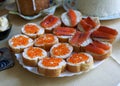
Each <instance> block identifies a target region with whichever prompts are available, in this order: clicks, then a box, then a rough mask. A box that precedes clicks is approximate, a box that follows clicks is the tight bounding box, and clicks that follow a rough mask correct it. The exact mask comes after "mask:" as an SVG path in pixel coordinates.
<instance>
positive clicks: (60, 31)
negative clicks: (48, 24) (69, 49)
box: [53, 27, 76, 36]
mask: <svg viewBox="0 0 120 86" xmlns="http://www.w3.org/2000/svg"><path fill="white" fill-rule="evenodd" d="M75 32H76V30H75V29H74V28H69V27H57V28H55V29H54V31H53V33H54V34H56V35H57V36H72V35H74V33H75Z"/></svg>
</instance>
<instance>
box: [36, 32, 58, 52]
mask: <svg viewBox="0 0 120 86" xmlns="http://www.w3.org/2000/svg"><path fill="white" fill-rule="evenodd" d="M58 42H59V41H58V38H57V36H55V35H53V34H44V35H42V36H40V37H38V38H37V39H35V42H34V46H36V47H40V48H43V49H45V50H46V51H49V50H50V48H51V47H52V46H53V45H54V44H56V43H58Z"/></svg>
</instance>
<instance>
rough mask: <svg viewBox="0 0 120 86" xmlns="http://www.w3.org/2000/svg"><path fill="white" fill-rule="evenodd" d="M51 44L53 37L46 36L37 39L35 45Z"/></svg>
mask: <svg viewBox="0 0 120 86" xmlns="http://www.w3.org/2000/svg"><path fill="white" fill-rule="evenodd" d="M52 42H54V35H52V34H46V35H44V36H41V37H39V38H37V41H36V44H49V43H52Z"/></svg>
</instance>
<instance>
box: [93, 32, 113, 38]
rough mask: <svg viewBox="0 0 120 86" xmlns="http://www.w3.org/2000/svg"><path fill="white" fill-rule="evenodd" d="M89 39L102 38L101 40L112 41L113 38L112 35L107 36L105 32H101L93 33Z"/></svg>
mask: <svg viewBox="0 0 120 86" xmlns="http://www.w3.org/2000/svg"><path fill="white" fill-rule="evenodd" d="M91 37H92V38H103V39H114V38H115V36H114V35H112V34H109V33H105V32H102V31H98V30H97V31H94V32H93V33H92V34H91Z"/></svg>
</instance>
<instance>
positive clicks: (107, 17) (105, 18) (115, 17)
mask: <svg viewBox="0 0 120 86" xmlns="http://www.w3.org/2000/svg"><path fill="white" fill-rule="evenodd" d="M68 1H70V0H63V8H64V9H65V10H66V11H67V10H68V9H69V8H67V7H66V6H65V5H66V4H69V3H67V2H68ZM74 1H76V0H74ZM69 6H70V4H69ZM70 8H72V9H74V10H77V8H76V7H75V6H72V7H71V6H70ZM82 16H83V18H86V17H88V16H86V15H82ZM90 17H95V16H90ZM98 18H99V20H113V19H118V18H120V13H118V14H114V15H109V16H104V17H98Z"/></svg>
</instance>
